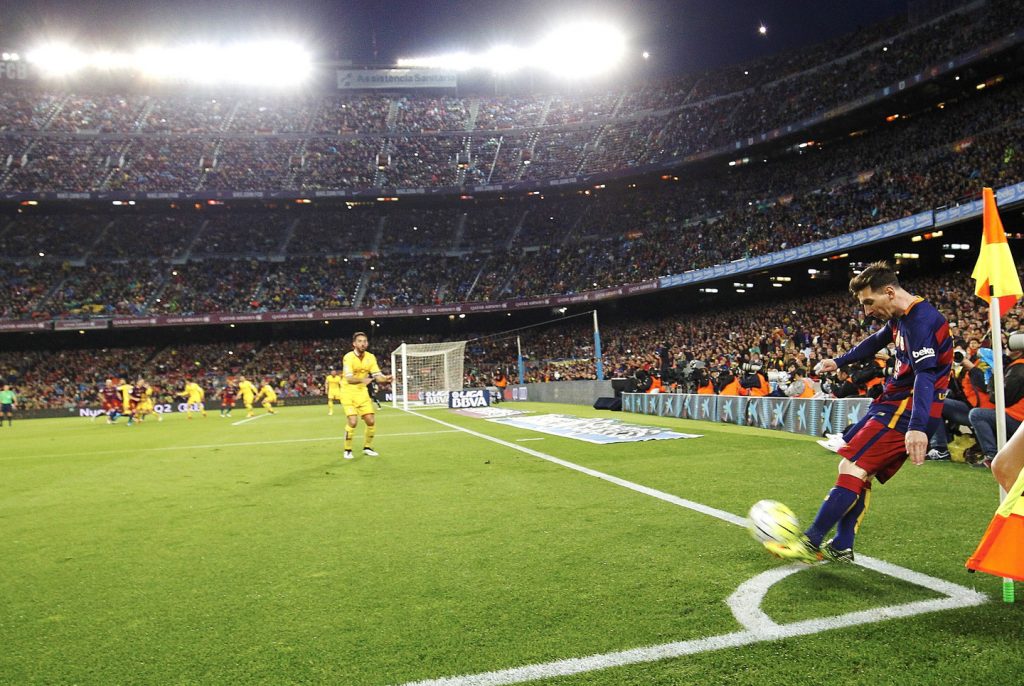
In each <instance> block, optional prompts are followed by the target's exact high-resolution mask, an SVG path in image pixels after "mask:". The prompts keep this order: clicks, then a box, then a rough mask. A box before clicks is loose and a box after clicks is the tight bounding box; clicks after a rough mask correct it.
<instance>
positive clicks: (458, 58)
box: [396, 52, 478, 71]
mask: <svg viewBox="0 0 1024 686" xmlns="http://www.w3.org/2000/svg"><path fill="white" fill-rule="evenodd" d="M475 59H476V58H475V57H474V56H473V55H471V54H469V53H468V52H451V53H447V54H444V55H435V56H433V57H408V58H401V59H399V60H398V61H397V62H396V65H397V66H399V67H420V68H423V69H444V70H447V71H467V70H469V69H473V68H474V67H475V66H478V65H475V64H474V60H475Z"/></svg>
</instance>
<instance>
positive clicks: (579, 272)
mask: <svg viewBox="0 0 1024 686" xmlns="http://www.w3.org/2000/svg"><path fill="white" fill-rule="evenodd" d="M1022 104H1024V85H1022V83H1021V82H1018V81H1014V82H1004V83H1001V84H999V85H998V86H994V87H992V88H988V89H984V90H981V91H977V90H975V89H973V88H972V89H970V93H969V94H965V95H962V96H961V97H959V98H958V99H954V100H949V101H946V102H943V103H942V107H941V108H939V107H935V106H929V107H925V108H923V109H921V110H920V111H915V112H912V113H909V114H908V116H904V117H902V118H900V119H896V120H894V121H891V122H888V123H883V124H882V125H881V126H875V127H874V128H872V129H870V130H865V131H862V132H860V135H857V136H853V137H850V136H839V137H835V138H832V139H828V140H823V141H819V142H817V143H816V144H815V145H812V146H806V147H803V148H799V147H798V148H796V149H795V150H781V151H778V152H776V153H775V154H773V155H772V156H771V157H770V158H765V160H766V161H764V162H760V163H752V164H745V165H738V166H732V167H729V166H728V165H725V164H722V165H719V166H716V167H714V168H710V169H701V170H700V171H699V173H693V174H687V173H686V171H685V168H684V171H681V172H679V175H672V176H669V177H667V178H665V179H654V180H653V181H649V182H647V183H646V184H642V185H635V184H623V185H622V186H620V187H618V188H616V189H612V188H608V189H603V190H598V189H590V188H587V189H586V190H585V191H579V190H570V191H569V192H567V193H563V194H561V195H552V194H549V195H548V196H545V195H544V194H534V195H518V196H515V197H512V196H510V197H506V198H502V199H499V198H493V199H473V200H470V201H457V202H448V203H443V204H432V205H423V204H420V205H417V204H416V203H415V201H414V200H412V199H405V200H406V203H410V204H403V203H402V202H399V203H369V204H354V205H349V206H346V205H343V204H342V205H336V206H334V207H320V206H316V207H306V206H296V205H291V204H284V205H283V206H278V207H276V208H270V207H263V206H260V207H258V208H253V207H249V208H244V207H243V208H238V207H233V208H226V207H217V206H210V205H207V204H204V205H202V206H201V209H196V208H195V207H193V206H192V205H183V206H182V205H179V206H177V207H176V208H168V207H167V206H166V205H165V206H163V207H162V208H160V209H158V210H151V209H144V208H142V207H124V206H122V207H121V208H110V209H106V210H103V211H99V210H96V209H95V208H92V209H90V210H89V211H87V212H82V211H74V210H72V211H59V212H57V211H55V210H52V209H47V208H45V207H43V206H36V207H33V206H24V205H19V206H18V207H17V212H15V213H13V214H9V215H8V216H7V218H6V219H4V220H3V223H2V224H0V269H2V270H3V273H4V277H5V281H6V282H7V283H9V284H11V288H10V289H8V290H7V292H6V293H5V294H4V295H3V296H2V298H0V319H4V320H23V319H36V320H48V319H54V318H57V319H61V318H76V317H97V316H99V317H112V316H133V317H145V316H154V315H202V314H209V313H220V312H232V313H253V312H312V311H323V310H332V309H336V308H346V307H354V308H360V307H367V308H403V307H409V306H438V305H446V304H452V303H474V302H479V303H483V302H492V301H503V300H513V299H529V298H536V297H542V296H545V297H546V296H572V295H573V294H579V293H584V292H587V291H596V290H600V289H609V288H613V289H614V288H618V287H622V286H624V285H628V284H642V283H645V282H649V281H650V280H653V279H657V278H659V277H666V276H668V275H673V274H682V273H684V272H688V271H689V270H694V269H701V268H710V267H714V266H715V265H721V264H727V263H731V262H733V261H734V260H739V259H749V258H753V257H757V256H763V255H766V254H770V253H777V252H778V251H781V250H785V249H789V248H793V247H795V246H801V245H806V244H809V243H811V242H813V241H820V240H822V239H827V238H830V237H838V236H848V235H850V234H851V232H854V231H857V230H862V229H866V228H867V227H872V226H876V225H879V224H883V223H885V222H889V221H893V220H899V219H902V218H905V217H911V216H916V215H918V214H919V213H926V212H931V211H932V210H938V209H940V208H942V207H947V206H952V205H956V204H959V203H962V202H967V201H970V200H972V199H974V198H975V197H977V195H978V193H979V191H980V188H981V186H983V185H989V186H993V187H996V188H1003V187H1008V186H1013V185H1014V184H1018V183H1020V182H1021V181H1024V155H1022V154H1021V152H1020V151H1019V149H1018V148H1019V141H1020V140H1022V139H1024V136H1022V133H1024V131H1022V128H1024V119H1022V118H1021V116H1020V112H1021V110H1022ZM51 142H52V141H51ZM421 142H422V139H421ZM57 168H63V167H61V166H59V165H58V166H55V169H57ZM238 169H242V168H241V167H239V168H238ZM250 171H251V172H252V173H251V174H250V173H249V172H246V174H245V177H246V178H255V176H253V174H255V175H256V176H258V175H259V174H258V172H259V169H257V170H255V171H252V170H250ZM232 178H242V177H241V176H238V177H232ZM634 185H635V187H633V186H634Z"/></svg>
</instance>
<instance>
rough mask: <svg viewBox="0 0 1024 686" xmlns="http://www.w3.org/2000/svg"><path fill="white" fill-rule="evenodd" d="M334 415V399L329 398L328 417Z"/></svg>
mask: <svg viewBox="0 0 1024 686" xmlns="http://www.w3.org/2000/svg"><path fill="white" fill-rule="evenodd" d="M333 415H334V398H332V397H331V396H327V416H328V417H331V416H333Z"/></svg>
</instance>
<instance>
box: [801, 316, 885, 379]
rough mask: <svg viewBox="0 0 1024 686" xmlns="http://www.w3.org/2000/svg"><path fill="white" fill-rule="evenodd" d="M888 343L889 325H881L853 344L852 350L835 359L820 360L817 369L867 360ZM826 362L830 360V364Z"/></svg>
mask: <svg viewBox="0 0 1024 686" xmlns="http://www.w3.org/2000/svg"><path fill="white" fill-rule="evenodd" d="M890 343H892V329H891V328H890V327H889V326H883V327H882V328H881V329H879V330H878V331H876V332H874V333H873V334H871V335H870V336H868V337H867V338H865V339H864V340H863V341H861V342H860V343H858V344H857V345H855V346H854V347H853V349H852V350H849V351H847V352H846V353H844V354H842V355H840V356H839V357H837V358H836V359H834V360H822V361H821V362H820V363H819V365H818V366H819V367H820V369H819V371H823V372H828V371H834V370H835V369H838V368H839V367H845V366H846V365H848V364H850V363H851V362H860V361H861V360H869V359H871V358H872V357H874V356H875V353H877V352H878V351H879V350H881V349H882V348H884V347H885V346H887V345H889V344H890ZM828 362H831V363H832V364H831V365H828V364H826V363H828ZM833 365H834V366H833Z"/></svg>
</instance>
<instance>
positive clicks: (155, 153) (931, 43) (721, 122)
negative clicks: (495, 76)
mask: <svg viewBox="0 0 1024 686" xmlns="http://www.w3.org/2000/svg"><path fill="white" fill-rule="evenodd" d="M1021 10H1022V3H1021V2H1019V0H999V1H996V0H993V1H992V2H986V3H978V4H971V5H968V6H967V7H966V8H963V9H961V10H960V11H957V12H954V13H952V14H949V15H945V16H943V17H940V18H938V19H935V20H933V21H931V22H928V23H925V24H922V25H915V26H910V25H907V24H906V23H904V22H890V23H885V24H881V25H877V26H874V27H871V28H869V29H866V30H861V31H857V32H854V33H852V34H849V35H846V36H843V37H842V38H840V39H836V40H833V41H829V42H826V43H822V44H819V45H816V46H814V47H812V48H805V49H802V50H799V51H793V52H790V53H784V54H783V55H780V56H774V57H771V58H768V59H765V60H761V61H758V62H755V63H752V64H747V65H740V66H731V67H729V68H726V69H720V70H717V71H713V72H709V73H704V74H687V75H682V76H679V77H676V78H674V79H669V80H667V81H664V82H661V83H656V84H650V83H644V84H638V85H628V86H625V85H624V86H621V87H619V88H617V89H615V88H612V89H611V90H609V91H607V92H600V93H580V94H576V95H572V94H555V95H517V96H509V97H504V98H500V97H480V96H469V95H467V96H461V95H448V96H443V97H442V96H437V95H417V94H408V93H389V94H376V93H374V94H359V93H356V94H353V95H338V94H335V95H326V94H316V95H313V94H306V95H301V96H296V95H280V96H272V95H245V94H239V93H224V94H220V93H215V94H210V95H206V96H203V95H199V94H195V93H182V94H175V93H170V94H168V93H163V92H161V93H159V94H134V93H132V94H129V93H124V94H118V95H110V94H93V93H88V92H75V91H72V92H53V91H47V90H45V89H43V90H41V89H42V88H44V86H43V84H41V83H32V82H29V83H25V84H21V83H18V82H17V81H16V80H15V81H12V80H9V79H8V80H5V81H4V82H3V86H4V87H3V88H2V89H0V132H2V134H3V138H2V149H0V154H3V156H4V157H5V158H6V165H5V169H4V173H3V175H2V177H0V192H3V193H8V194H19V193H21V194H32V193H99V194H105V195H104V197H110V196H107V195H106V194H114V195H117V194H119V193H140V192H141V193H180V194H192V193H208V194H215V195H224V194H232V193H252V192H259V193H282V192H284V193H291V194H302V193H317V192H323V191H345V192H361V191H372V190H376V189H399V188H400V189H411V190H418V191H420V192H423V191H425V190H429V189H449V190H453V189H459V188H463V189H464V188H467V187H469V188H491V187H494V188H502V187H514V186H519V185H522V184H526V185H530V184H543V183H545V182H550V181H553V180H559V179H573V178H577V177H593V176H595V175H613V176H614V175H621V174H623V173H627V174H628V173H631V172H636V171H638V170H650V169H655V168H666V169H667V168H671V167H672V166H675V165H678V164H680V163H682V162H685V161H687V160H691V159H693V158H705V157H713V156H716V155H723V154H729V153H735V152H737V151H742V150H743V149H744V148H746V147H748V146H750V145H751V144H753V143H757V142H763V141H765V140H772V139H777V138H780V137H785V136H787V135H790V134H793V133H795V132H798V131H801V130H805V129H807V128H808V127H810V126H813V125H815V124H820V123H823V122H828V121H831V120H833V119H835V118H836V117H838V116H842V115H845V114H846V113H848V112H850V111H853V110H856V109H859V108H863V107H865V106H867V105H869V104H871V103H876V104H877V103H882V102H885V101H886V100H888V99H890V98H892V97H893V96H895V95H899V94H901V93H902V92H903V91H905V90H907V89H908V88H913V87H919V86H922V85H927V84H928V83H931V82H935V81H938V80H941V79H943V78H945V77H950V78H952V76H951V75H952V74H957V75H959V74H960V73H961V72H963V73H964V74H965V75H969V76H970V78H981V79H982V80H984V79H985V78H986V75H985V74H984V73H983V72H984V71H985V70H984V69H981V70H979V65H983V64H985V65H991V64H992V63H993V62H995V63H1000V60H1008V61H1009V62H1010V63H1012V62H1013V61H1014V57H1013V55H1015V54H1017V51H1018V48H1019V46H1020V44H1021V43H1022V41H1024V33H1022V32H1021V31H1014V30H1013V29H1016V28H1018V25H1019V23H1020V21H1019V17H1020V16H1022V15H1024V12H1022V11H1021ZM973 86H974V84H973V83H972V84H971V87H973ZM739 156H740V157H742V156H743V155H742V154H740V155H739Z"/></svg>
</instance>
